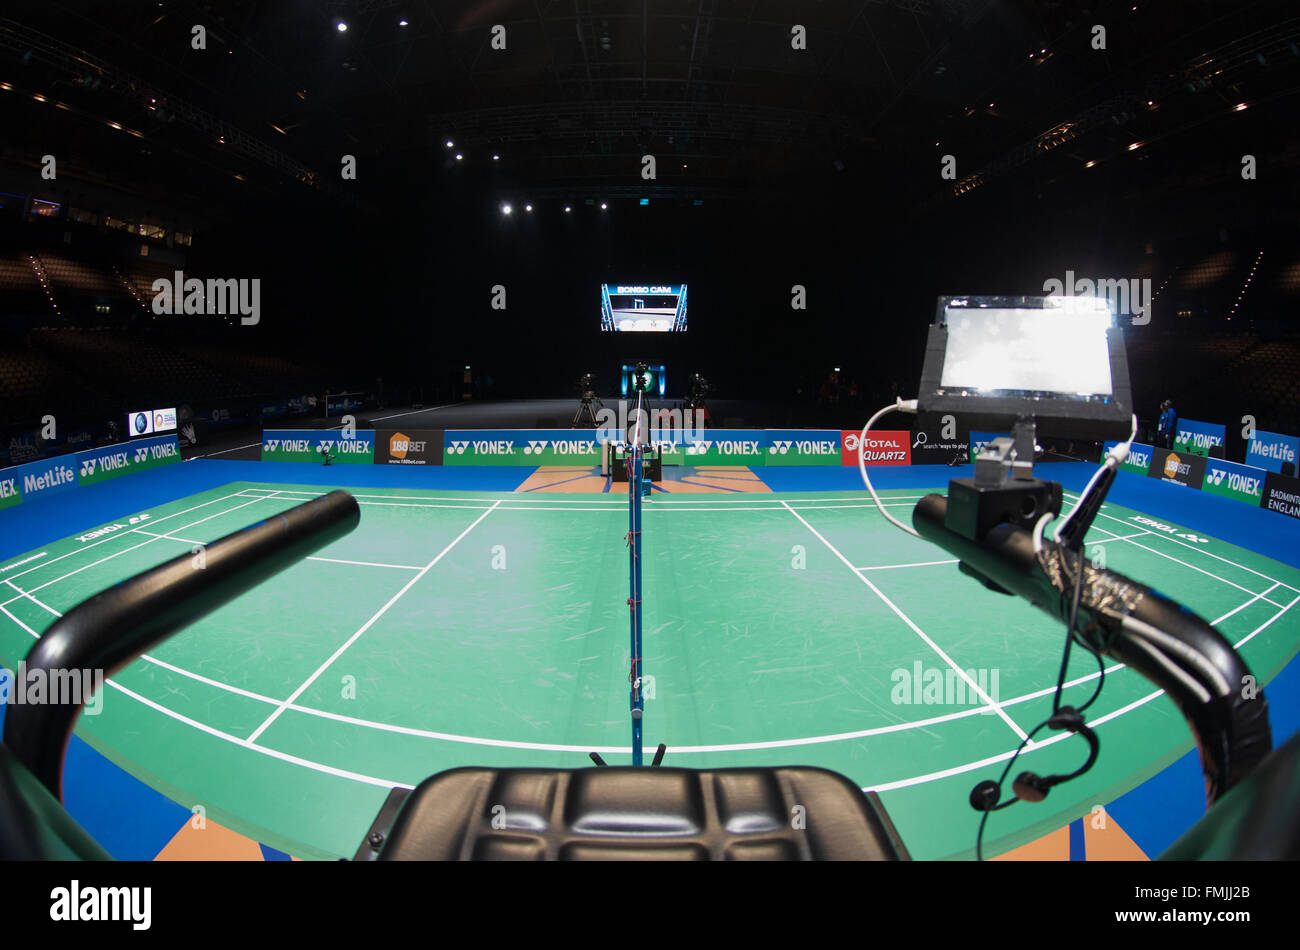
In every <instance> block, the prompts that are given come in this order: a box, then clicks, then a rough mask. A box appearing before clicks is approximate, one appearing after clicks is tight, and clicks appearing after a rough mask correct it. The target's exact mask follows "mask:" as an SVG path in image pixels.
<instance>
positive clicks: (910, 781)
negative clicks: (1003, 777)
mask: <svg viewBox="0 0 1300 950" xmlns="http://www.w3.org/2000/svg"><path fill="white" fill-rule="evenodd" d="M1053 688H1055V687H1053ZM1164 692H1165V691H1164V690H1162V689H1158V690H1156V691H1155V692H1154V693H1149V694H1147V695H1146V696H1143V697H1142V698H1141V699H1138V700H1135V701H1133V702H1131V703H1129V704H1128V705H1127V706H1124V707H1121V708H1120V709H1117V710H1115V711H1114V712H1109V713H1107V714H1106V715H1104V716H1100V717H1098V718H1097V719H1095V720H1093V721H1092V722H1091V723H1089V725H1090V726H1091V727H1092V728H1093V729H1096V728H1097V727H1098V726H1101V725H1104V724H1106V723H1107V722H1109V721H1110V720H1112V719H1116V718H1118V717H1119V716H1122V715H1124V714H1125V713H1127V712H1131V711H1132V710H1134V709H1137V708H1138V707H1139V706H1144V705H1146V704H1147V703H1149V702H1151V700H1153V699H1155V698H1156V697H1157V696H1163V695H1164ZM1073 737H1074V733H1072V732H1062V733H1061V734H1060V735H1055V736H1052V737H1051V738H1050V739H1042V740H1040V741H1038V742H1034V743H1030V744H1029V745H1027V746H1025V748H1024V750H1023V751H1022V752H1021V753H1020V754H1021V755H1028V754H1029V753H1031V752H1036V751H1038V750H1039V749H1044V748H1046V747H1047V746H1049V745H1054V744H1056V743H1057V742H1063V741H1065V740H1066V739H1071V738H1073ZM1015 754H1016V750H1014V749H1012V750H1011V751H1010V752H1002V753H1000V754H998V755H991V756H989V757H988V758H986V759H980V760H979V761H978V762H967V763H966V764H965V765H956V766H953V767H952V768H950V769H943V770H941V771H938V772H927V773H926V774H925V775H916V776H913V777H912V778H905V779H899V780H898V781H895V782H881V783H880V784H879V785H864V786H862V790H863V791H864V792H889V791H893V790H894V789H896V788H907V787H908V786H911V785H924V784H925V783H926V782H934V781H937V780H939V779H941V778H950V777H952V776H954V775H961V774H962V773H963V772H973V771H975V770H976V769H982V768H984V767H985V766H989V765H993V764H995V763H997V762H1005V761H1006V760H1007V759H1009V758H1011V757H1012V756H1013V755H1015Z"/></svg>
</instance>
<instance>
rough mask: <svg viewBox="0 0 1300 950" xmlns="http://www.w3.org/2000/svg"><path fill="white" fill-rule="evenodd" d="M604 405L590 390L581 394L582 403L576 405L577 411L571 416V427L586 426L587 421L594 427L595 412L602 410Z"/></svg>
mask: <svg viewBox="0 0 1300 950" xmlns="http://www.w3.org/2000/svg"><path fill="white" fill-rule="evenodd" d="M604 408H605V405H604V403H602V402H601V401H600V398H599V397H598V396H597V395H596V394H595V393H594V392H592V391H591V390H590V389H588V390H586V391H585V392H583V394H582V402H580V403H579V404H578V411H577V412H575V413H574V414H573V422H572V423H571V426H572V427H573V428H575V429H576V428H577V427H578V426H579V425H583V424H586V423H587V422H588V421H590V423H591V424H592V425H593V426H594V425H596V410H597V409H604Z"/></svg>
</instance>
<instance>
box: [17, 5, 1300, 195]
mask: <svg viewBox="0 0 1300 950" xmlns="http://www.w3.org/2000/svg"><path fill="white" fill-rule="evenodd" d="M1288 13H1289V11H1288V8H1287V4H1286V3H1284V2H1271V0H1260V2H1243V3H1233V4H1225V3H1222V2H1216V0H1179V2H1177V3H1159V4H1153V3H1146V2H1141V0H1125V2H1109V0H1092V2H1082V3H1080V2H1069V0H820V2H817V0H805V2H779V0H771V2H768V0H472V2H465V0H292V2H283V3H266V2H255V0H228V2H214V3H205V2H196V0H141V2H123V0H37V2H24V0H19V2H11V3H10V4H7V5H6V7H5V9H4V11H3V16H0V83H6V84H8V85H9V86H10V87H11V88H10V90H8V91H9V92H10V93H11V95H9V96H5V95H4V94H2V93H0V109H4V108H5V107H6V105H7V104H8V105H11V104H12V100H14V99H18V98H21V99H23V100H24V106H23V111H22V112H21V113H19V114H16V115H15V114H11V115H10V118H8V119H6V120H5V122H6V126H7V127H8V128H10V129H12V130H14V134H13V136H12V140H13V141H15V142H20V143H24V144H27V143H25V142H24V139H25V135H24V132H23V131H22V129H25V128H30V127H32V126H33V125H35V126H37V127H38V128H39V135H37V136H34V137H32V136H26V137H27V138H33V143H32V144H35V143H36V142H37V141H47V140H49V139H51V138H53V139H56V140H58V139H63V140H66V141H70V142H73V143H80V144H85V143H86V142H87V139H86V135H85V132H84V130H83V129H82V128H81V126H82V125H84V124H86V123H87V122H89V123H92V124H94V123H98V124H99V125H100V126H106V127H107V128H109V129H113V132H114V133H116V132H118V131H121V130H118V129H114V128H113V126H112V125H109V123H116V124H118V125H121V126H124V127H125V128H126V129H127V130H129V131H130V133H131V135H130V136H129V137H123V136H120V135H118V136H116V138H114V137H113V136H112V135H109V136H108V138H106V139H104V141H105V142H106V143H111V142H114V141H118V140H120V141H121V155H119V156H117V158H116V159H114V158H111V157H108V156H107V155H104V154H102V152H103V151H108V150H111V148H112V147H113V146H110V145H105V148H104V149H103V150H101V153H100V154H99V155H98V156H97V158H96V159H87V162H88V163H89V164H90V165H92V166H93V165H94V164H95V162H96V161H98V162H99V163H100V164H102V165H103V166H106V167H105V168H103V169H101V174H102V176H103V177H105V178H110V179H111V178H112V177H113V176H114V175H121V174H125V173H126V171H127V170H128V169H129V168H131V167H133V165H138V162H136V161H135V159H134V158H133V155H134V152H133V150H135V151H139V150H145V151H147V152H148V153H149V154H150V156H157V155H160V154H161V155H172V154H177V155H184V156H186V158H187V161H186V162H184V163H174V164H177V165H178V168H179V169H180V170H178V173H177V175H176V179H175V184H176V185H177V187H182V186H184V184H185V183H186V181H187V180H189V179H191V178H192V177H193V175H194V174H195V172H194V169H195V167H196V166H197V167H200V168H202V169H203V170H205V172H210V173H213V174H214V175H216V176H218V177H221V176H224V177H226V178H229V179H232V180H237V181H240V182H245V183H250V182H251V183H254V184H256V183H262V184H268V185H278V184H280V183H282V182H284V181H285V180H287V179H297V180H299V181H301V182H303V183H305V184H307V185H309V186H312V187H314V188H316V189H318V190H320V191H322V192H324V193H327V194H340V193H341V191H346V190H347V189H340V185H339V181H338V177H339V176H338V171H337V169H338V167H339V166H338V162H339V156H341V155H343V154H354V155H356V156H357V158H358V161H359V176H358V184H360V185H362V186H364V185H365V183H366V181H367V179H369V180H370V181H375V180H379V181H383V180H387V179H389V178H390V177H391V176H398V177H400V178H401V180H403V181H404V182H409V181H410V180H412V179H413V178H418V177H419V176H420V175H428V176H431V177H432V176H438V175H443V174H454V173H456V168H457V161H458V160H457V159H456V158H455V155H456V154H459V155H461V156H462V157H461V159H460V160H459V162H460V163H461V167H471V166H473V167H476V168H479V169H484V168H487V169H490V170H491V171H492V173H493V174H496V175H498V177H500V178H501V179H502V180H507V181H509V182H510V183H511V184H512V186H514V187H523V186H526V187H528V188H531V189H533V190H534V192H536V193H544V192H545V191H547V190H551V191H555V192H565V193H569V192H573V191H574V190H575V189H581V188H587V189H590V188H593V187H600V188H602V189H605V190H606V191H607V192H608V193H611V194H614V193H616V192H617V191H618V190H619V189H623V190H626V191H627V192H628V193H629V194H631V193H645V192H646V191H647V189H648V188H649V185H648V184H647V183H646V182H644V181H642V180H641V179H640V176H639V171H640V167H641V166H640V159H641V156H642V155H646V154H651V155H654V156H656V159H657V161H658V163H659V167H658V178H657V179H656V181H655V182H654V183H653V189H652V190H654V191H656V192H658V193H660V194H667V195H677V196H680V197H690V196H692V195H695V196H702V195H709V196H711V197H743V196H752V195H754V194H755V193H789V192H791V191H795V190H798V189H800V188H804V189H806V188H809V187H813V188H817V187H822V186H824V185H826V184H828V183H835V182H845V183H847V182H852V183H854V184H855V185H857V186H859V187H863V188H867V189H870V188H872V187H875V188H877V189H880V190H882V191H884V190H889V189H893V188H895V187H896V185H894V184H893V183H894V182H896V181H897V180H898V177H899V176H898V172H899V170H900V169H907V168H914V167H916V165H917V164H918V163H921V164H923V165H928V166H932V167H933V168H934V169H935V174H934V176H933V180H932V184H927V185H926V186H925V189H924V191H923V193H917V194H911V195H909V196H908V199H909V200H913V201H922V200H924V201H927V202H930V203H934V202H939V201H945V200H951V199H952V198H953V197H955V196H959V195H960V194H962V193H963V192H964V190H969V189H971V188H976V187H980V186H982V185H984V184H987V183H988V182H990V181H993V180H995V179H996V178H998V177H999V176H1002V175H1006V174H1008V173H1009V172H1012V171H1013V170H1015V169H1017V168H1019V167H1022V166H1025V165H1033V166H1035V168H1036V174H1038V175H1039V176H1040V177H1041V176H1048V177H1050V176H1053V175H1074V174H1082V173H1083V172H1084V169H1085V168H1086V163H1087V162H1088V161H1101V160H1106V159H1108V158H1110V157H1113V156H1117V155H1121V154H1122V153H1123V152H1124V151H1125V150H1126V149H1128V148H1129V147H1130V146H1131V144H1132V143H1133V142H1135V141H1140V142H1143V143H1152V142H1156V141H1160V140H1162V139H1165V140H1167V139H1170V138H1178V137H1181V138H1183V139H1187V138H1188V137H1190V136H1195V135H1213V134H1216V133H1215V132H1214V128H1215V124H1216V123H1219V122H1221V121H1222V120H1223V119H1224V118H1225V116H1226V115H1227V114H1228V112H1229V110H1230V109H1231V108H1232V107H1233V106H1234V105H1236V104H1239V103H1242V102H1248V103H1249V104H1250V105H1251V106H1252V107H1258V108H1277V109H1279V110H1283V111H1284V112H1285V113H1286V114H1289V112H1290V111H1292V110H1294V106H1295V99H1294V95H1295V93H1296V91H1297V89H1300V46H1298V45H1297V44H1298V43H1300V17H1294V16H1289V15H1288ZM340 24H343V25H345V26H346V29H345V30H340V28H339V27H340ZM796 24H797V25H799V26H801V27H802V28H804V30H805V36H806V49H795V48H793V46H792V42H791V39H792V28H793V27H794V25H796ZM1096 24H1102V25H1104V26H1105V28H1106V36H1105V47H1106V48H1105V49H1104V50H1097V49H1095V48H1094V42H1093V38H1094V35H1095V31H1094V27H1095V25H1096ZM196 26H202V27H203V28H204V31H205V33H206V48H205V49H195V48H194V41H193V37H194V31H195V27H196ZM495 27H501V28H503V33H498V38H497V42H496V43H494V28H495ZM502 38H503V39H504V43H502V42H501V40H502ZM502 45H504V48H497V47H499V46H502ZM33 97H45V98H44V99H40V98H35V99H34V101H35V102H36V103H37V105H35V106H33V105H30V104H28V100H29V99H32V98H33ZM51 102H59V103H62V106H63V108H62V111H61V112H60V111H59V110H55V109H50V108H44V106H47V105H49V104H50V103H51ZM1198 130H1199V131H1198ZM103 134H105V133H100V132H97V133H96V136H97V137H96V139H95V141H96V142H98V141H100V139H99V137H98V136H101V135H103ZM41 136H44V138H41ZM447 141H451V142H453V143H454V145H453V147H451V148H448V147H447V145H446V142H447ZM944 154H953V155H956V156H958V157H959V165H958V180H957V181H955V182H944V181H942V180H941V179H940V177H939V175H938V168H939V162H940V158H941V156H942V155H944ZM493 156H498V157H497V158H493ZM14 157H15V155H14V148H12V147H10V148H6V158H7V159H9V160H11V161H12V160H14ZM1297 158H1300V156H1295V155H1291V156H1290V159H1289V160H1293V161H1294V160H1296V159H1297ZM166 165H167V163H166V162H163V161H158V160H157V159H156V157H155V158H153V160H152V161H151V167H153V168H155V169H159V168H163V167H165V166H166ZM1198 173H1199V172H1198V170H1197V169H1194V168H1189V169H1187V170H1186V174H1187V175H1189V176H1195V175H1196V174H1198ZM913 177H915V176H913ZM363 191H364V188H363Z"/></svg>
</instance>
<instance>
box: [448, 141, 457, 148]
mask: <svg viewBox="0 0 1300 950" xmlns="http://www.w3.org/2000/svg"><path fill="white" fill-rule="evenodd" d="M455 145H456V143H455V142H453V141H452V140H451V139H447V148H454V147H455Z"/></svg>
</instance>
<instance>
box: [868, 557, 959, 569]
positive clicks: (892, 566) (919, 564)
mask: <svg viewBox="0 0 1300 950" xmlns="http://www.w3.org/2000/svg"><path fill="white" fill-rule="evenodd" d="M960 563H961V561H959V560H957V558H951V559H949V560H947V561H917V562H916V563H915V564H881V565H879V566H877V567H855V568H854V570H855V571H892V570H894V569H895V568H899V567H930V566H932V565H935V564H960Z"/></svg>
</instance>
